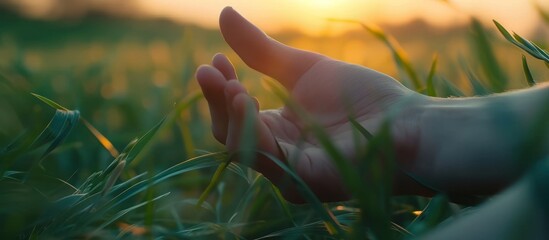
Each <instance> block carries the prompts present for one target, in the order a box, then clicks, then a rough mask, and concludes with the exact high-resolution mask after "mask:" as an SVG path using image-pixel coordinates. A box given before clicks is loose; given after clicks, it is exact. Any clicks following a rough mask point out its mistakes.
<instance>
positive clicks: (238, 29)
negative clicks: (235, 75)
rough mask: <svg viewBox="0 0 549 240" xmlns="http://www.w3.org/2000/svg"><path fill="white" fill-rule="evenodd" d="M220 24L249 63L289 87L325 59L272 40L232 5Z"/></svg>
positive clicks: (226, 10)
mask: <svg viewBox="0 0 549 240" xmlns="http://www.w3.org/2000/svg"><path fill="white" fill-rule="evenodd" d="M219 25H220V28H221V32H222V34H223V37H224V38H225V41H226V42H227V43H228V44H229V45H230V46H231V48H232V49H233V50H234V51H235V52H236V53H237V54H238V55H239V56H240V58H242V60H243V61H244V62H245V63H246V64H247V65H248V66H250V67H251V68H253V69H255V70H257V71H259V72H262V73H264V74H266V75H269V76H271V77H273V78H275V79H277V80H278V81H280V82H281V83H282V85H284V86H285V87H287V88H288V89H292V88H293V86H294V84H295V82H296V81H297V79H299V78H300V77H301V76H302V75H303V73H305V72H306V71H307V70H308V69H309V68H310V67H311V66H312V65H313V64H315V63H316V62H318V61H319V60H320V59H322V58H325V57H324V56H322V55H319V54H316V53H312V52H307V51H303V50H299V49H296V48H292V47H289V46H286V45H284V44H282V43H280V42H277V41H275V40H273V39H271V38H270V37H268V36H267V35H265V33H263V32H262V31H261V30H260V29H258V28H257V27H256V26H254V25H253V24H251V23H250V22H248V21H247V20H246V19H244V18H243V17H242V16H241V15H240V14H238V13H237V12H236V11H235V10H233V9H232V8H231V7H226V8H225V9H223V11H222V12H221V16H220V18H219Z"/></svg>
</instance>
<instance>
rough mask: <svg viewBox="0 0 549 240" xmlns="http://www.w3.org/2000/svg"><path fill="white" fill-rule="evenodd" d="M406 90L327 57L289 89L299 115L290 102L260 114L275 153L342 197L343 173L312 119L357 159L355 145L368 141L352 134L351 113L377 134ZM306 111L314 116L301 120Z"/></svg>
mask: <svg viewBox="0 0 549 240" xmlns="http://www.w3.org/2000/svg"><path fill="white" fill-rule="evenodd" d="M372 90H375V91H372ZM407 91H408V90H407V89H406V88H404V87H403V86H402V85H400V84H399V83H398V82H396V81H395V80H394V79H392V78H390V77H388V76H386V75H383V74H381V73H378V72H375V71H372V70H370V69H367V68H364V67H360V66H356V65H351V64H346V63H343V62H339V61H335V60H331V59H324V60H321V61H319V62H317V63H315V64H314V65H313V66H312V67H311V68H310V69H309V70H307V71H306V72H305V73H303V75H302V76H301V77H299V78H298V80H297V81H296V83H295V85H294V86H293V88H292V89H290V93H291V96H292V98H291V99H292V100H293V101H295V103H296V105H297V107H298V108H299V109H300V110H303V113H301V114H296V113H295V112H294V111H295V109H292V107H288V106H285V107H284V108H282V109H279V110H267V111H262V112H261V113H260V116H261V120H262V121H263V122H264V123H265V124H266V125H267V126H268V128H269V129H270V132H266V133H267V134H272V137H271V138H274V139H276V143H277V144H278V145H279V146H280V149H281V151H282V152H281V153H276V152H275V153H274V154H275V155H277V156H281V157H282V158H283V159H288V160H289V161H290V164H291V165H293V167H294V168H295V169H296V171H297V173H298V174H299V175H300V176H301V177H302V178H304V180H305V181H306V182H307V183H308V184H309V186H311V187H312V188H313V190H315V188H316V189H318V190H319V191H315V192H323V193H325V194H326V195H330V196H342V195H344V192H343V188H342V186H341V183H340V180H339V176H338V172H337V170H336V169H335V168H334V166H333V165H332V163H331V157H330V156H328V154H327V153H326V152H325V151H324V150H323V149H324V148H323V147H322V146H321V145H320V143H319V142H318V141H317V139H316V138H315V137H314V136H312V135H311V134H307V133H306V131H305V128H306V126H307V124H309V123H307V121H311V120H313V121H314V122H315V124H319V125H320V126H321V127H323V129H325V131H326V132H327V135H328V136H330V137H331V138H332V140H333V143H334V144H335V145H336V146H337V147H338V148H339V150H340V152H341V153H343V154H344V155H345V156H346V157H347V158H348V159H353V158H354V157H355V155H356V153H355V149H356V147H357V146H356V144H363V143H364V142H365V139H358V140H359V141H357V139H356V138H353V129H352V126H351V124H350V123H349V120H348V119H349V117H353V118H355V119H357V120H358V121H359V122H360V123H361V125H362V126H364V127H365V128H366V129H368V130H369V131H371V132H374V133H375V132H376V131H377V129H378V128H379V125H380V124H381V123H382V122H383V121H384V119H385V113H386V109H388V108H389V107H390V106H391V105H392V104H393V103H395V102H396V101H398V99H399V98H401V97H402V96H404V95H405V94H406V92H407ZM303 114H305V115H307V116H308V118H309V119H308V120H304V119H302V116H299V115H303ZM360 140H362V141H360ZM265 148H266V149H277V148H275V147H270V146H265ZM290 158H294V160H292V159H290Z"/></svg>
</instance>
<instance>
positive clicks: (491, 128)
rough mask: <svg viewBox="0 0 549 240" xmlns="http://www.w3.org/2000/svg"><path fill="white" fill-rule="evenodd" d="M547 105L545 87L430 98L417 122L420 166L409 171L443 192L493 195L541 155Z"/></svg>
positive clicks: (548, 91)
mask: <svg viewBox="0 0 549 240" xmlns="http://www.w3.org/2000/svg"><path fill="white" fill-rule="evenodd" d="M548 104H549V85H543V86H538V87H535V88H530V89H526V90H521V91H514V92H508V93H503V94H495V95H491V96H487V97H474V98H462V99H459V98H456V99H432V101H431V102H430V103H429V104H428V105H427V106H426V107H425V110H424V111H425V113H424V114H423V116H422V118H421V122H420V137H419V140H418V142H419V146H418V148H419V150H418V155H417V156H416V161H421V162H422V164H420V165H418V166H417V167H416V169H414V171H416V172H418V174H420V175H421V176H426V179H425V181H426V182H428V183H430V184H431V185H432V186H433V187H435V188H437V189H438V190H441V191H444V192H446V193H450V194H475V195H487V194H492V193H494V192H497V191H499V190H500V189H502V188H503V187H506V186H508V185H509V184H510V183H512V182H514V181H515V180H516V179H518V178H519V177H520V176H521V175H522V174H523V173H524V170H525V169H526V168H527V166H528V164H525V163H528V162H531V161H535V160H536V159H539V158H540V156H543V154H547V151H548V149H549V147H548V145H547V141H545V142H544V140H545V139H546V138H547V137H548V136H549V131H548V130H547V125H544V126H542V125H543V124H544V123H546V122H547V121H545V122H544V121H541V120H542V119H543V116H542V115H544V113H543V112H544V111H547V110H546V109H547V107H546V106H548ZM545 119H549V118H547V117H545ZM531 139H532V140H531ZM526 158H529V159H526ZM527 160H531V161H527Z"/></svg>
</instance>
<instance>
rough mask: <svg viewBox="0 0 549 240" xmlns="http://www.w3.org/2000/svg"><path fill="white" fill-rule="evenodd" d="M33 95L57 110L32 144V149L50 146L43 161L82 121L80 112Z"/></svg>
mask: <svg viewBox="0 0 549 240" xmlns="http://www.w3.org/2000/svg"><path fill="white" fill-rule="evenodd" d="M31 94H32V95H33V96H35V97H36V98H38V99H39V100H40V101H42V102H44V103H46V104H48V105H49V106H51V107H53V108H55V109H56V111H55V114H54V116H53V117H52V119H51V121H50V122H49V123H48V125H47V126H46V128H45V129H44V130H43V131H42V133H40V135H38V137H36V139H35V140H34V142H33V143H32V144H31V148H37V147H40V146H42V145H44V144H48V143H49V144H50V145H49V146H48V148H47V149H46V151H45V152H44V153H43V154H42V157H41V159H43V158H44V157H45V156H46V155H48V154H49V153H50V152H51V151H53V150H54V149H55V148H56V147H58V146H59V145H60V144H61V143H62V142H63V140H65V138H66V137H67V136H68V135H69V133H70V131H71V130H72V129H73V128H74V127H75V126H76V123H77V122H78V120H79V119H80V112H79V111H78V110H68V109H67V108H65V107H63V106H61V105H59V104H58V103H56V102H54V101H52V100H50V99H48V98H46V97H43V96H40V95H38V94H35V93H31Z"/></svg>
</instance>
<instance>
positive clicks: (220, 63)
mask: <svg viewBox="0 0 549 240" xmlns="http://www.w3.org/2000/svg"><path fill="white" fill-rule="evenodd" d="M212 66H214V67H215V68H217V70H219V71H220V72H221V73H222V74H223V76H225V79H228V80H230V79H237V78H236V73H235V70H234V67H233V64H232V63H231V62H230V61H229V59H228V58H227V57H226V56H225V55H223V54H221V53H218V54H216V55H215V56H214V57H213V59H212Z"/></svg>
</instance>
